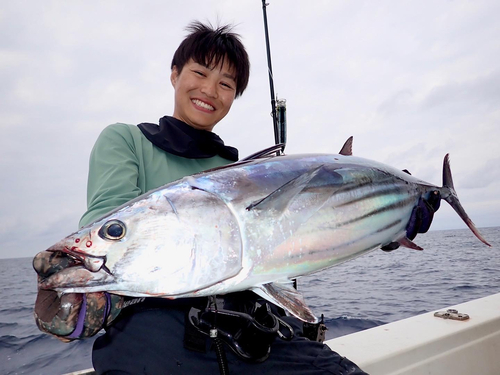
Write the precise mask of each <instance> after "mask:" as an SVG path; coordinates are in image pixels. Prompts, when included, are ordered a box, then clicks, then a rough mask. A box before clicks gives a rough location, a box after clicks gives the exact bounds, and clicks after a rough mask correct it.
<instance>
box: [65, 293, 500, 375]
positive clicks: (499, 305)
mask: <svg viewBox="0 0 500 375" xmlns="http://www.w3.org/2000/svg"><path fill="white" fill-rule="evenodd" d="M448 309H454V310H458V312H459V313H464V314H467V315H469V317H470V318H469V319H468V320H465V321H457V320H449V319H442V318H437V317H435V316H434V312H430V313H426V314H422V315H417V316H414V317H412V318H408V319H404V320H399V321H397V322H393V323H389V324H385V325H382V326H379V327H375V328H371V329H368V330H365V331H361V332H356V333H353V334H350V335H346V336H342V337H338V338H335V339H333V340H328V341H327V342H326V344H328V345H329V346H330V347H331V348H332V349H333V350H335V351H336V352H338V353H339V354H341V355H343V356H345V357H347V358H349V359H350V360H352V361H353V362H355V363H357V364H358V365H359V366H360V367H361V368H362V369H363V370H364V371H366V372H368V373H369V374H370V375H448V374H449V375H473V374H481V375H500V293H498V294H493V295H491V296H488V297H485V298H480V299H477V300H473V301H470V302H466V303H463V304H460V305H456V306H451V307H445V308H443V309H440V310H437V311H446V310H448ZM91 374H95V373H94V371H93V370H92V369H88V370H83V371H77V372H73V373H71V374H67V375H91Z"/></svg>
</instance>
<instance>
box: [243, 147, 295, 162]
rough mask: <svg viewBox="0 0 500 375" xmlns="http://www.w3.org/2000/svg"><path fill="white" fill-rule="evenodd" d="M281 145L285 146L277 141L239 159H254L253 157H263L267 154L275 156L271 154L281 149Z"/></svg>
mask: <svg viewBox="0 0 500 375" xmlns="http://www.w3.org/2000/svg"><path fill="white" fill-rule="evenodd" d="M283 146H285V144H284V143H279V144H277V145H272V146H271V147H268V148H265V149H263V150H260V151H257V152H255V153H253V154H252V155H249V156H247V157H246V158H243V159H241V160H240V162H241V161H248V160H254V159H259V158H264V157H268V156H276V155H273V154H276V153H277V152H279V151H281V150H282V149H283Z"/></svg>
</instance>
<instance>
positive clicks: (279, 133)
mask: <svg viewBox="0 0 500 375" xmlns="http://www.w3.org/2000/svg"><path fill="white" fill-rule="evenodd" d="M268 5H269V3H266V0H262V12H263V14H264V32H265V37H266V50H267V68H268V72H269V90H270V92H271V115H272V117H273V126H274V142H275V144H283V147H282V148H281V153H283V151H284V150H285V146H286V100H285V99H277V98H275V95H274V78H273V68H272V64H271V47H270V45H269V30H268V27H267V12H266V8H267V6H268Z"/></svg>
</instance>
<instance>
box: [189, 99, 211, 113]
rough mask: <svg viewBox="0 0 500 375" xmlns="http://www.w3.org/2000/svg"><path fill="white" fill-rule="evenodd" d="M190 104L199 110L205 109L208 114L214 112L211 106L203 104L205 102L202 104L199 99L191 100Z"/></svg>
mask: <svg viewBox="0 0 500 375" xmlns="http://www.w3.org/2000/svg"><path fill="white" fill-rule="evenodd" d="M191 102H192V103H193V104H194V105H196V106H198V107H201V108H203V109H205V110H207V111H210V112H212V111H215V108H214V107H213V106H212V105H210V104H208V103H205V102H203V101H201V100H199V99H192V100H191Z"/></svg>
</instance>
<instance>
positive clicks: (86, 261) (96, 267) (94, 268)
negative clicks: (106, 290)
mask: <svg viewBox="0 0 500 375" xmlns="http://www.w3.org/2000/svg"><path fill="white" fill-rule="evenodd" d="M59 251H61V252H63V253H65V254H67V255H68V256H70V257H71V258H73V259H74V260H75V264H74V265H73V267H74V266H76V265H81V266H83V267H85V268H86V269H87V270H88V271H90V272H99V271H100V270H101V269H102V270H103V271H105V272H106V273H108V274H110V275H112V274H111V271H110V270H109V268H108V267H107V266H106V256H105V255H104V256H95V255H89V254H86V253H82V252H80V251H78V250H76V249H75V248H71V249H69V248H64V249H63V250H59Z"/></svg>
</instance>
